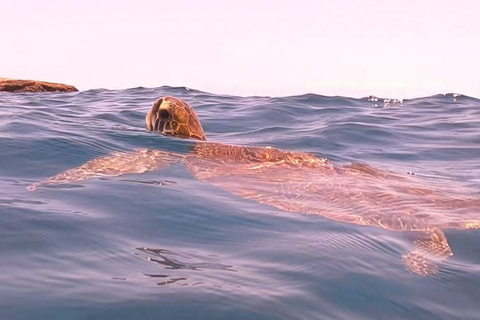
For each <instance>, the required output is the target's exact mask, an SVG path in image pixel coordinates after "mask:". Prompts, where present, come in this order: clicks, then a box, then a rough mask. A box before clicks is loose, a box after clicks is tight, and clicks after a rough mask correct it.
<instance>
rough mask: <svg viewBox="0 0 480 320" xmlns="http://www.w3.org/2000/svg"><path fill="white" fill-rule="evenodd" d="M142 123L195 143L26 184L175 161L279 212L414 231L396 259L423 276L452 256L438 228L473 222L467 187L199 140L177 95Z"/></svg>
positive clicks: (117, 157)
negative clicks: (185, 149)
mask: <svg viewBox="0 0 480 320" xmlns="http://www.w3.org/2000/svg"><path fill="white" fill-rule="evenodd" d="M146 125H147V129H148V130H150V131H155V132H160V133H163V134H166V135H173V136H178V137H182V138H193V139H197V140H199V142H198V143H196V144H195V146H194V147H193V149H192V150H191V152H189V153H188V154H177V153H170V152H166V151H162V150H146V149H143V150H138V151H136V152H133V153H120V152H118V153H114V154H111V155H109V156H106V157H103V158H99V159H94V160H91V161H89V162H87V163H85V164H84V165H81V166H79V167H76V168H73V169H70V170H68V171H66V172H64V173H61V174H58V175H57V176H54V177H52V178H50V179H48V180H47V181H45V182H43V183H40V184H35V185H32V186H31V190H33V189H35V188H36V187H37V186H39V185H44V184H60V183H69V182H74V181H81V180H85V179H88V178H92V177H98V176H118V175H122V174H126V173H143V172H147V171H152V170H156V169H159V168H162V167H167V166H168V165H169V164H171V163H172V162H179V161H181V162H183V163H185V165H186V167H187V168H188V169H189V171H190V172H191V173H192V174H193V175H194V176H195V177H196V178H197V179H198V180H202V181H208V182H209V183H211V184H213V185H215V186H218V187H220V188H222V189H224V190H227V191H229V192H231V193H233V194H235V195H238V196H240V197H243V198H247V199H252V200H255V201H258V202H260V203H264V204H268V205H271V206H274V207H276V208H279V209H281V210H285V211H292V212H301V213H309V214H319V215H322V216H324V217H326V218H330V219H333V220H336V221H341V222H348V223H354V224H359V225H371V226H378V227H381V228H385V229H389V230H396V231H412V232H416V233H417V239H416V240H415V245H414V249H413V250H412V251H411V252H409V253H406V254H405V255H404V256H403V260H404V261H405V263H406V265H407V267H408V268H409V269H410V270H411V271H412V272H414V273H417V274H422V275H428V274H432V273H435V272H436V271H437V264H436V261H438V260H442V259H446V258H448V257H449V256H451V255H452V252H451V249H450V246H449V245H448V242H447V239H446V237H445V235H444V233H443V232H442V229H447V228H455V229H469V228H479V227H480V199H479V198H474V197H472V196H470V195H469V194H468V193H466V192H465V193H461V192H459V191H458V190H454V191H452V190H448V191H445V190H442V189H443V188H442V187H441V186H437V187H436V188H431V189H429V188H425V187H424V186H423V183H422V181H420V180H418V179H416V178H414V177H411V176H403V175H398V174H395V173H390V172H386V171H381V170H377V169H375V168H372V167H370V166H368V165H365V164H351V165H348V166H343V167H340V166H335V165H333V164H332V163H331V162H330V161H329V160H327V159H325V158H319V157H317V156H316V155H313V154H309V153H303V152H294V151H284V150H279V149H276V148H273V147H242V146H233V145H224V144H220V143H211V142H206V141H204V140H206V137H205V133H204V132H203V128H202V126H201V124H200V121H199V119H198V116H197V114H196V113H195V111H194V109H193V108H192V107H191V106H190V105H189V104H188V103H186V102H184V101H182V100H180V99H177V98H173V97H164V98H161V99H159V100H157V101H156V102H155V103H154V105H153V107H152V108H151V110H150V112H149V113H148V114H147V116H146Z"/></svg>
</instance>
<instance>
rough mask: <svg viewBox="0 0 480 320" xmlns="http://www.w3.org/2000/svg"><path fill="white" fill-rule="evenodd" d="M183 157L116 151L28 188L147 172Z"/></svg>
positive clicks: (142, 151)
mask: <svg viewBox="0 0 480 320" xmlns="http://www.w3.org/2000/svg"><path fill="white" fill-rule="evenodd" d="M181 159H183V156H182V155H180V154H175V153H171V152H166V151H161V150H148V149H141V150H137V151H135V152H114V153H112V154H110V155H108V156H105V157H101V158H97V159H93V160H90V161H87V162H85V163H84V164H82V165H81V166H78V167H75V168H72V169H69V170H67V171H64V172H62V173H59V174H57V175H56V176H53V177H51V178H49V179H47V180H45V181H41V182H37V183H34V184H31V185H30V186H28V187H27V189H28V190H30V191H34V190H36V189H37V187H41V186H48V185H58V184H66V183H72V182H77V181H83V180H87V179H91V178H96V177H116V176H120V175H123V174H128V173H134V174H139V173H145V172H148V171H153V170H157V169H160V168H163V167H167V166H169V165H170V163H172V162H177V161H179V160H181Z"/></svg>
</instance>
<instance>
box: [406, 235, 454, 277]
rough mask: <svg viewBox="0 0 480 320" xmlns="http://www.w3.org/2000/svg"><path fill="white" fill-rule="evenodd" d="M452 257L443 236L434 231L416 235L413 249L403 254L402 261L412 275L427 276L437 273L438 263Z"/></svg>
mask: <svg viewBox="0 0 480 320" xmlns="http://www.w3.org/2000/svg"><path fill="white" fill-rule="evenodd" d="M452 255H453V253H452V250H451V249H450V246H449V245H448V242H447V238H446V237H445V234H444V233H443V231H442V230H440V229H435V230H432V231H428V232H422V233H420V234H418V235H417V238H416V240H415V247H414V249H413V250H412V251H411V252H408V253H406V254H404V255H403V256H402V260H403V261H404V262H405V264H406V265H407V268H408V269H409V270H410V271H411V272H412V273H416V274H419V275H422V276H428V275H432V274H435V273H437V272H438V262H440V261H442V260H446V259H448V258H449V257H451V256H452Z"/></svg>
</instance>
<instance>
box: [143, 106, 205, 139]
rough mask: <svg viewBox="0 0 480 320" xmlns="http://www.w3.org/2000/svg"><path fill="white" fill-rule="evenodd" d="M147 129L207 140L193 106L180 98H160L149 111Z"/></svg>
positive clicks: (146, 119)
mask: <svg viewBox="0 0 480 320" xmlns="http://www.w3.org/2000/svg"><path fill="white" fill-rule="evenodd" d="M145 122H146V124H147V130H149V131H154V132H160V133H162V134H165V135H172V136H177V137H181V138H193V139H198V140H206V138H205V133H204V132H203V128H202V125H201V124H200V121H199V120H198V116H197V113H196V112H195V110H193V108H192V107H191V106H190V105H189V104H188V103H186V102H185V101H182V100H180V99H178V98H174V97H163V98H160V99H158V100H157V101H156V102H155V103H154V104H153V106H152V109H151V110H150V111H149V112H148V114H147V116H146V118H145Z"/></svg>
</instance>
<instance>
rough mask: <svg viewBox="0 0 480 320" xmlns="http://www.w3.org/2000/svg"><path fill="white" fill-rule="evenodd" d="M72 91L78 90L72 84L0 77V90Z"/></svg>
mask: <svg viewBox="0 0 480 320" xmlns="http://www.w3.org/2000/svg"><path fill="white" fill-rule="evenodd" d="M1 91H5V92H54V91H61V92H72V91H78V89H77V88H75V87H74V86H70V85H67V84H62V83H53V82H45V81H36V80H17V79H7V78H0V92H1Z"/></svg>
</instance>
